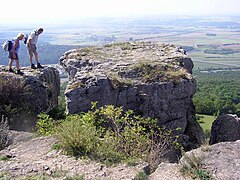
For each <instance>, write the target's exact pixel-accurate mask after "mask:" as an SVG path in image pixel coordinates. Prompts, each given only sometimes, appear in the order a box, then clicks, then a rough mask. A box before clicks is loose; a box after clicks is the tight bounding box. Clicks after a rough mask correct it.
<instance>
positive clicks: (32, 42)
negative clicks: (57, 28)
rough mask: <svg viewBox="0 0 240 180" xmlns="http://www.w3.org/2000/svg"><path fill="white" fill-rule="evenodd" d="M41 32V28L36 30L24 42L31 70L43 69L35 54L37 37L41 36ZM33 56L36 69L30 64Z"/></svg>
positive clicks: (36, 53)
mask: <svg viewBox="0 0 240 180" xmlns="http://www.w3.org/2000/svg"><path fill="white" fill-rule="evenodd" d="M42 32H43V28H39V29H38V30H36V31H33V32H31V33H30V34H29V36H28V37H27V40H26V44H27V49H28V54H29V61H30V66H31V68H32V69H37V68H43V66H42V65H41V64H40V63H39V61H38V52H37V47H36V44H37V41H38V36H39V35H40V34H42ZM33 54H34V57H35V60H36V62H37V67H36V66H35V65H34V64H33V62H32V58H33Z"/></svg>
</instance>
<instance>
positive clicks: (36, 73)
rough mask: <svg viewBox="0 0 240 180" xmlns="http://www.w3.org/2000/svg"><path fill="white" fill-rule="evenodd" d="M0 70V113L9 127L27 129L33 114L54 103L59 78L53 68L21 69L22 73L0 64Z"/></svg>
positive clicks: (46, 108) (46, 109)
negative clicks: (7, 120)
mask: <svg viewBox="0 0 240 180" xmlns="http://www.w3.org/2000/svg"><path fill="white" fill-rule="evenodd" d="M0 70H1V72H0V114H1V115H5V116H7V117H9V121H10V128H12V129H21V130H26V129H31V128H32V125H34V121H35V120H34V119H36V115H37V114H39V113H41V112H48V111H50V110H51V109H53V108H54V107H56V106H57V105H58V96H59V94H60V77H59V73H58V71H57V70H56V69H55V68H52V67H45V68H44V69H37V70H32V69H29V68H22V71H23V72H24V75H22V76H20V75H16V74H13V73H9V72H8V71H7V67H4V66H1V67H0ZM31 117H32V118H33V119H32V120H29V119H31ZM34 117H35V118H34ZM26 121H28V122H27V123H26Z"/></svg>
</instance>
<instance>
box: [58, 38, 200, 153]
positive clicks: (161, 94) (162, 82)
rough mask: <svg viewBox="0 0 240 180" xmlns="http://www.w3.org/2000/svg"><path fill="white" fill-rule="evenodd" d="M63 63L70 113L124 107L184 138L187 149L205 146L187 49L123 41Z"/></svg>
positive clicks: (86, 51)
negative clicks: (154, 120)
mask: <svg viewBox="0 0 240 180" xmlns="http://www.w3.org/2000/svg"><path fill="white" fill-rule="evenodd" d="M60 64H61V65H62V66H63V67H64V68H65V70H66V71H67V72H68V75H69V84H68V86H67V89H66V92H65V95H66V100H67V112H68V113H70V114H74V113H79V112H82V111H88V110H89V109H90V108H91V106H92V105H91V102H96V101H97V102H98V104H97V107H101V106H104V105H110V104H111V105H115V106H123V108H124V109H125V110H126V109H132V110H134V111H135V112H136V113H137V114H139V115H142V116H145V117H151V118H157V119H158V123H159V125H161V126H165V127H167V128H170V129H172V130H174V131H175V129H176V128H178V131H176V134H179V135H180V139H181V140H182V141H183V142H185V143H183V144H184V145H185V147H186V149H192V148H195V147H198V146H199V144H201V143H203V142H204V138H203V137H204V136H203V131H202V129H201V127H200V126H199V124H198V123H197V122H196V118H195V107H194V105H193V103H192V96H193V95H194V93H195V92H196V82H195V80H194V78H193V77H192V75H191V72H192V68H193V63H192V60H191V59H190V58H189V57H187V56H186V55H185V54H184V51H183V50H182V49H181V48H178V47H177V46H175V45H171V44H156V43H151V42H137V43H118V44H112V45H111V44H110V45H105V46H101V47H88V48H84V49H75V50H71V51H68V52H66V53H65V54H64V55H63V56H62V57H61V58H60Z"/></svg>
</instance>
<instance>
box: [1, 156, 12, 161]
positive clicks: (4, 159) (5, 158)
mask: <svg viewBox="0 0 240 180" xmlns="http://www.w3.org/2000/svg"><path fill="white" fill-rule="evenodd" d="M10 159H11V158H10V157H8V156H1V157H0V161H9V160H10Z"/></svg>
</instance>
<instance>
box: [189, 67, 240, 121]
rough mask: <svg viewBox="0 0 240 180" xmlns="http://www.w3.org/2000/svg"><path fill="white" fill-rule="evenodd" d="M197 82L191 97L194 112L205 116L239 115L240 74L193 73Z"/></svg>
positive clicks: (236, 72) (233, 72) (229, 72)
mask: <svg viewBox="0 0 240 180" xmlns="http://www.w3.org/2000/svg"><path fill="white" fill-rule="evenodd" d="M195 76H196V80H197V82H198V85H197V86H198V88H197V93H196V95H195V96H194V97H193V100H194V103H195V105H196V112H197V113H199V114H206V115H221V114H228V113H230V114H237V115H238V116H239V115H240V98H239V95H240V80H239V76H240V72H239V71H228V72H225V71H223V72H215V73H201V72H195Z"/></svg>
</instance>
